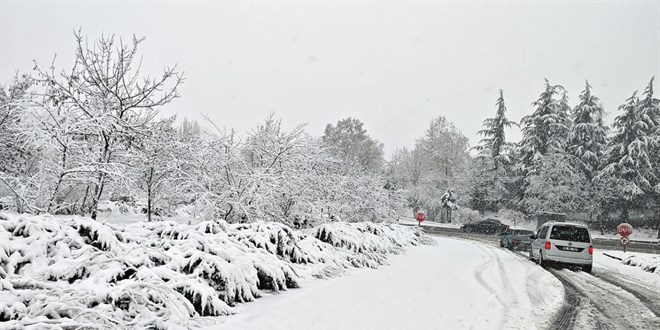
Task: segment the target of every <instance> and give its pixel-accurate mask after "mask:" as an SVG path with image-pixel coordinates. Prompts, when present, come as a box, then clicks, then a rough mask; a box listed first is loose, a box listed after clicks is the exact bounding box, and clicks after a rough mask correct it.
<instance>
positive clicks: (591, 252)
mask: <svg viewBox="0 0 660 330" xmlns="http://www.w3.org/2000/svg"><path fill="white" fill-rule="evenodd" d="M589 254H594V246H593V245H589Z"/></svg>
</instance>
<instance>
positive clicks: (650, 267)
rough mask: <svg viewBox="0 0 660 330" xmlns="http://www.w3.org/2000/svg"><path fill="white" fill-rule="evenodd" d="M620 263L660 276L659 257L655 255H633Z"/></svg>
mask: <svg viewBox="0 0 660 330" xmlns="http://www.w3.org/2000/svg"><path fill="white" fill-rule="evenodd" d="M621 263H623V264H624V265H629V266H636V267H640V268H641V269H643V270H645V271H647V272H651V273H655V274H658V275H660V256H659V255H657V254H646V253H640V254H633V255H631V256H628V257H625V258H623V259H622V260H621Z"/></svg>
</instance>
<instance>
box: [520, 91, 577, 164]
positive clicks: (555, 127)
mask: <svg viewBox="0 0 660 330" xmlns="http://www.w3.org/2000/svg"><path fill="white" fill-rule="evenodd" d="M566 95H567V94H566V91H565V90H564V87H562V86H560V85H550V82H548V80H547V79H546V80H545V89H544V91H543V92H542V93H541V95H540V96H539V98H538V100H536V101H534V102H533V103H532V105H534V106H535V107H536V109H535V110H534V112H533V113H532V114H530V115H528V116H525V117H523V118H522V120H521V124H522V133H523V137H522V140H521V142H520V147H521V153H522V155H521V156H522V159H521V161H522V165H523V167H525V168H527V167H530V166H532V164H533V163H534V160H535V159H537V158H539V157H540V156H545V155H549V154H552V153H556V152H563V151H564V148H565V146H566V138H567V136H568V133H569V131H570V119H569V114H568V105H567V96H566ZM557 96H559V99H558V98H557Z"/></svg>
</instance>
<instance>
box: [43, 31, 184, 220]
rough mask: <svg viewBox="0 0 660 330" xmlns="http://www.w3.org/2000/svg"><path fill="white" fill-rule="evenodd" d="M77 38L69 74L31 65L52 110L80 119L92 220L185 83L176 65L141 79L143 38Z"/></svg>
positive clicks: (80, 137) (80, 136) (78, 36)
mask: <svg viewBox="0 0 660 330" xmlns="http://www.w3.org/2000/svg"><path fill="white" fill-rule="evenodd" d="M74 35H75V38H76V59H75V63H74V65H73V68H72V69H71V72H65V71H62V72H60V73H59V74H56V72H55V69H54V67H53V66H51V68H50V69H49V70H42V69H41V68H40V67H39V66H38V65H36V63H35V70H36V71H37V73H38V78H37V79H38V81H40V82H42V83H43V84H45V85H46V86H47V90H46V91H45V94H44V95H45V96H47V97H48V98H49V100H50V101H51V103H52V104H53V105H56V106H60V105H64V106H65V108H66V110H67V113H68V115H69V116H72V117H73V118H76V119H77V120H78V122H77V124H78V132H77V135H78V138H79V139H84V140H85V141H88V143H89V146H90V148H91V150H92V152H90V154H89V155H88V156H89V158H88V166H89V170H90V171H91V173H92V180H91V184H90V185H89V186H88V188H89V189H88V190H87V191H88V193H89V194H90V196H89V198H90V207H89V209H90V211H91V217H92V218H93V219H96V213H97V209H98V202H99V200H100V198H101V196H102V194H103V192H104V188H105V187H106V184H107V183H108V181H109V179H113V180H118V181H122V180H127V179H128V178H126V177H124V176H123V173H125V171H124V169H125V167H126V158H127V157H129V156H130V155H129V153H130V149H131V148H132V146H133V144H134V143H135V142H136V141H137V140H139V139H140V138H142V137H144V136H145V135H146V132H147V131H148V129H149V124H150V123H151V122H152V121H153V120H154V118H155V117H156V115H157V114H158V111H159V108H160V107H162V106H164V105H166V104H168V103H169V102H171V101H172V100H173V99H175V98H176V97H178V96H179V94H178V87H179V85H180V84H181V83H182V82H183V77H182V75H181V74H180V73H179V72H178V71H177V70H176V67H173V68H165V69H164V72H163V75H162V76H160V77H158V78H151V77H148V76H147V77H144V76H143V75H142V74H141V72H140V70H141V67H142V59H141V58H138V48H139V45H140V43H141V42H142V41H143V40H144V39H138V38H136V37H135V36H133V38H132V42H131V43H130V44H126V43H124V42H123V41H122V40H121V39H119V42H116V38H115V36H114V35H112V36H110V37H101V38H100V39H99V40H98V41H96V42H94V43H92V45H91V46H90V45H89V44H88V42H87V40H86V39H85V38H83V37H82V34H81V31H80V30H79V31H77V32H75V33H74Z"/></svg>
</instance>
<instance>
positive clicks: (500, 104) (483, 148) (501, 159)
mask: <svg viewBox="0 0 660 330" xmlns="http://www.w3.org/2000/svg"><path fill="white" fill-rule="evenodd" d="M495 104H496V106H497V114H496V115H495V117H494V118H487V119H486V120H484V122H483V127H484V129H482V130H480V131H479V132H477V133H478V134H479V135H482V136H484V138H483V139H481V141H479V142H480V145H478V146H476V147H474V149H475V150H477V151H479V156H481V157H489V158H491V159H492V160H493V165H494V167H495V168H496V169H497V168H499V167H500V164H509V163H510V162H511V157H510V154H509V150H508V149H509V147H510V144H509V143H507V141H506V134H505V130H506V129H507V128H510V127H511V126H512V125H516V126H518V124H517V123H516V122H513V121H510V120H508V119H507V117H506V105H505V104H504V92H503V91H502V90H501V89H500V97H499V98H498V99H497V102H496V103H495Z"/></svg>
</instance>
